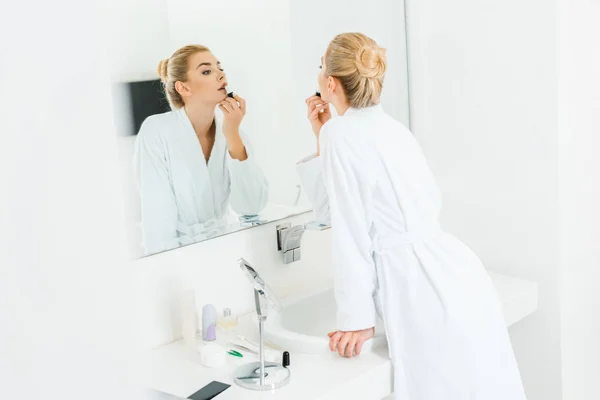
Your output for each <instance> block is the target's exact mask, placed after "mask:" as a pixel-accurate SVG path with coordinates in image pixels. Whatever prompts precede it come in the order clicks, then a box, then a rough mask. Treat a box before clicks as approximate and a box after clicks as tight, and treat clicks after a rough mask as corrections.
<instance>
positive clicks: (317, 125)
mask: <svg viewBox="0 0 600 400" xmlns="http://www.w3.org/2000/svg"><path fill="white" fill-rule="evenodd" d="M305 102H306V105H307V107H308V120H309V121H310V125H311V126H312V130H313V132H314V134H315V136H317V137H319V133H320V132H321V127H322V126H323V124H324V123H325V122H327V121H329V120H330V119H331V110H330V109H329V103H326V102H324V101H323V99H322V98H320V97H319V96H310V97H309V98H308V99H306V101H305Z"/></svg>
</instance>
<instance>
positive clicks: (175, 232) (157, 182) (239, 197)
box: [134, 108, 269, 254]
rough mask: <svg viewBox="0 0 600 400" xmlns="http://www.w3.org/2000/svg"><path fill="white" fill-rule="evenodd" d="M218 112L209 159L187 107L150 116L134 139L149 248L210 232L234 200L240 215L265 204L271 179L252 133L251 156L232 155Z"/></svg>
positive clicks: (177, 243)
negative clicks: (260, 161) (257, 154)
mask: <svg viewBox="0 0 600 400" xmlns="http://www.w3.org/2000/svg"><path fill="white" fill-rule="evenodd" d="M219 113H220V111H217V112H216V115H215V122H216V136H215V143H214V146H213V148H212V151H211V154H210V157H209V159H208V163H207V162H206V160H205V158H204V153H203V152H202V146H201V145H200V142H199V141H198V137H197V136H196V133H195V131H194V128H193V127H192V124H191V122H190V120H189V118H188V116H187V114H186V112H185V109H184V108H180V109H178V110H176V111H170V112H167V113H164V114H158V115H153V116H150V117H148V118H147V119H146V120H145V121H144V122H143V124H142V126H141V128H140V132H139V133H138V135H137V138H136V141H135V147H134V149H135V151H134V168H135V171H136V176H137V179H138V186H139V190H140V197H141V215H142V238H143V246H144V250H145V252H146V254H152V253H157V252H160V251H164V250H168V249H172V248H175V247H178V246H181V245H185V244H189V243H194V242H196V241H198V240H202V239H205V238H207V237H210V236H211V234H210V232H212V231H218V230H219V227H220V226H224V225H225V224H226V223H227V222H226V220H227V213H228V210H229V206H230V205H231V208H232V209H233V211H235V212H236V213H237V214H239V215H254V214H258V213H259V212H260V211H262V210H263V209H264V207H265V206H266V204H267V200H268V191H269V185H268V182H267V179H266V178H265V176H264V174H263V172H262V171H261V169H260V167H259V166H258V164H257V163H256V160H255V155H254V152H253V150H252V146H251V144H250V142H249V140H248V137H247V136H246V135H245V134H244V133H243V132H240V136H241V138H242V141H243V142H244V145H245V146H246V153H247V154H248V158H247V159H246V160H244V161H239V160H235V159H233V158H231V156H230V154H229V151H228V149H227V141H226V139H225V136H224V135H223V131H222V126H223V123H222V121H223V120H222V118H223V117H222V115H220V114H219Z"/></svg>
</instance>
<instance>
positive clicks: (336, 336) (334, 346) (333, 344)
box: [329, 332, 342, 351]
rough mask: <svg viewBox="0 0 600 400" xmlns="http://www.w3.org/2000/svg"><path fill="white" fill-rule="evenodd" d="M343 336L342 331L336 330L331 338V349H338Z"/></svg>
mask: <svg viewBox="0 0 600 400" xmlns="http://www.w3.org/2000/svg"><path fill="white" fill-rule="evenodd" d="M341 337H342V333H341V332H335V333H334V334H333V336H331V339H330V340H329V350H331V351H335V350H336V349H337V345H338V341H339V340H340V338H341Z"/></svg>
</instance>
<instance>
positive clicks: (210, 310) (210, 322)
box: [202, 304, 217, 342]
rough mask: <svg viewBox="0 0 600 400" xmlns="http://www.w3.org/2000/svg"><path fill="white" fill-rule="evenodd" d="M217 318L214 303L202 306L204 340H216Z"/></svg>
mask: <svg viewBox="0 0 600 400" xmlns="http://www.w3.org/2000/svg"><path fill="white" fill-rule="evenodd" d="M216 320H217V310H216V309H215V306H213V305H212V304H206V305H205V306H204V307H202V340H204V341H205V342H212V341H213V340H215V339H216V338H217V337H216V332H215V323H216Z"/></svg>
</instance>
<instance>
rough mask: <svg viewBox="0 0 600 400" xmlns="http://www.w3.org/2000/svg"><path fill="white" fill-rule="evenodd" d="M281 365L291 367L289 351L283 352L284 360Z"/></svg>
mask: <svg viewBox="0 0 600 400" xmlns="http://www.w3.org/2000/svg"><path fill="white" fill-rule="evenodd" d="M281 365H283V366H284V367H287V366H289V365H290V353H289V352H287V351H284V352H283V360H282V361H281Z"/></svg>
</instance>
